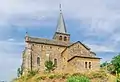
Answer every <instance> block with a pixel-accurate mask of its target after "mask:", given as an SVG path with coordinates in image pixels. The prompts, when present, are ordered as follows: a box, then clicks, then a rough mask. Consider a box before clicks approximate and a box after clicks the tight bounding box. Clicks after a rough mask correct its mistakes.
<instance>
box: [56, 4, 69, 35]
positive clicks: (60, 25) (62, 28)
mask: <svg viewBox="0 0 120 82" xmlns="http://www.w3.org/2000/svg"><path fill="white" fill-rule="evenodd" d="M59 8H60V16H59V19H58V24H57V30H56V32H59V33H66V32H67V31H66V26H65V22H64V18H63V15H62V10H61V4H60V5H59Z"/></svg>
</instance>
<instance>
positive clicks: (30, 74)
mask: <svg viewBox="0 0 120 82" xmlns="http://www.w3.org/2000/svg"><path fill="white" fill-rule="evenodd" d="M37 73H38V71H28V74H27V79H29V78H31V77H33V76H35V75H36V74H37Z"/></svg>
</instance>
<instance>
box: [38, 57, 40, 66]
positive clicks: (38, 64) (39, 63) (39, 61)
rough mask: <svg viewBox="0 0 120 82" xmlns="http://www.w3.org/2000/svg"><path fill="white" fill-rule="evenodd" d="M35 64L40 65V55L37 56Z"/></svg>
mask: <svg viewBox="0 0 120 82" xmlns="http://www.w3.org/2000/svg"><path fill="white" fill-rule="evenodd" d="M37 65H38V66H40V57H37Z"/></svg>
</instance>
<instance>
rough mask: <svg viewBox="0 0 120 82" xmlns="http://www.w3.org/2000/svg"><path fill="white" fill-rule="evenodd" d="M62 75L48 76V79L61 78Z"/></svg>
mask: <svg viewBox="0 0 120 82" xmlns="http://www.w3.org/2000/svg"><path fill="white" fill-rule="evenodd" d="M61 77H62V75H59V74H53V75H50V76H49V78H50V79H53V78H61Z"/></svg>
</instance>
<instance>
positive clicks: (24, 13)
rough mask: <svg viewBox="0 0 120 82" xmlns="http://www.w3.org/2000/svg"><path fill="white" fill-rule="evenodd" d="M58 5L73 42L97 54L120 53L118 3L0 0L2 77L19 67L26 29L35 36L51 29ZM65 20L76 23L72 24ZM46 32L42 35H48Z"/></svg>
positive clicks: (110, 0)
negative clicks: (80, 42) (60, 7)
mask: <svg viewBox="0 0 120 82" xmlns="http://www.w3.org/2000/svg"><path fill="white" fill-rule="evenodd" d="M60 3H61V4H62V12H63V14H64V17H65V20H66V21H67V22H68V28H69V30H70V32H71V34H72V33H73V31H75V33H74V34H73V35H76V37H74V36H73V39H75V38H77V39H81V40H82V41H83V42H85V43H86V44H88V46H90V48H92V50H93V51H95V52H97V53H99V52H102V54H103V53H106V52H110V53H112V54H110V55H113V52H115V53H116V52H118V51H119V50H120V48H119V46H120V44H119V43H120V38H119V35H120V28H119V27H120V24H119V22H120V1H119V0H71V1H69V0H0V33H1V35H0V45H1V47H0V58H1V60H0V64H2V63H3V62H4V63H5V64H4V65H5V66H4V65H2V66H3V71H4V68H5V67H7V68H9V67H10V71H8V70H7V72H8V73H7V72H6V73H5V75H4V76H6V78H8V76H9V75H7V74H9V72H10V74H11V73H13V70H14V69H16V67H18V66H19V65H20V58H21V55H20V54H21V52H22V50H23V48H24V46H23V45H24V43H23V42H20V41H23V37H24V34H25V32H26V29H28V31H31V30H32V31H31V32H32V33H34V34H36V35H39V34H40V33H42V31H40V32H39V31H38V28H41V27H44V28H51V29H52V27H55V25H56V22H57V18H58V14H59V4H60ZM68 3H69V4H68ZM69 20H73V21H75V22H77V23H74V25H72V24H71V23H70V22H69ZM36 27H38V28H36ZM73 28H74V30H73ZM33 29H37V31H36V30H33ZM41 29H42V30H43V28H41ZM41 29H39V30H41ZM49 30H50V29H47V31H46V32H43V33H48V35H47V34H46V36H49V32H50V31H51V30H50V31H49ZM76 31H77V32H76ZM36 32H38V33H39V34H37V33H36ZM79 33H80V34H81V35H80V36H79V35H78V34H79ZM42 36H43V35H42ZM100 55H101V54H100ZM108 55H109V53H108ZM3 59H6V61H5V60H3ZM14 62H15V65H13V63H14ZM8 64H9V65H10V66H9V65H8ZM18 64H19V65H18ZM7 65H8V66H7ZM5 71H6V70H5ZM0 77H1V78H4V77H2V75H1V76H0Z"/></svg>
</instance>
